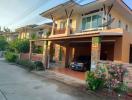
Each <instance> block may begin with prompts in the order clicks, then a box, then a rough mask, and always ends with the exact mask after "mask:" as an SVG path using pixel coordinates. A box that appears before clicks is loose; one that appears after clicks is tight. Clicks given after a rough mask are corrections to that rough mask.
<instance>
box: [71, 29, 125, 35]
mask: <svg viewBox="0 0 132 100" xmlns="http://www.w3.org/2000/svg"><path fill="white" fill-rule="evenodd" d="M95 33H98V34H100V35H123V29H121V28H110V29H107V28H106V29H103V28H97V29H89V30H82V29H78V28H71V29H70V34H71V35H84V34H91V35H92V34H95Z"/></svg>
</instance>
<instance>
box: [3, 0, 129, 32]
mask: <svg viewBox="0 0 132 100" xmlns="http://www.w3.org/2000/svg"><path fill="white" fill-rule="evenodd" d="M66 1H68V0H0V26H1V27H4V26H5V27H9V28H11V29H12V30H14V29H15V28H18V27H21V26H25V25H30V24H43V23H46V22H49V21H51V20H47V19H45V18H43V17H41V16H40V15H39V14H40V13H42V12H44V11H46V10H48V9H50V8H52V7H54V6H56V5H59V4H61V3H63V2H66ZM76 1H78V2H82V3H88V2H91V1H94V0H76ZM124 2H125V3H126V4H127V5H128V6H129V7H130V8H131V9H132V0H124Z"/></svg>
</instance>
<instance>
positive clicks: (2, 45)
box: [0, 36, 8, 51]
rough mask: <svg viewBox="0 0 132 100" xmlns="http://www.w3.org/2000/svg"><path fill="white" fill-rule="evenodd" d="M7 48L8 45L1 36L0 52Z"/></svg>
mask: <svg viewBox="0 0 132 100" xmlns="http://www.w3.org/2000/svg"><path fill="white" fill-rule="evenodd" d="M7 47H8V43H7V42H6V39H5V38H4V37H3V36H0V51H5V50H6V48H7Z"/></svg>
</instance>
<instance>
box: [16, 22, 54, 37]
mask: <svg viewBox="0 0 132 100" xmlns="http://www.w3.org/2000/svg"><path fill="white" fill-rule="evenodd" d="M51 24H52V23H45V24H43V25H27V26H25V27H21V28H18V29H16V31H17V32H19V38H20V39H25V38H26V39H31V38H33V37H36V38H44V36H45V35H46V33H47V32H51V28H52V27H51Z"/></svg>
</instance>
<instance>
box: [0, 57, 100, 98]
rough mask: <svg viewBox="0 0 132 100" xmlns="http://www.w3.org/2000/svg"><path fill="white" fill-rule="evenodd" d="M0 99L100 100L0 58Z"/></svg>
mask: <svg viewBox="0 0 132 100" xmlns="http://www.w3.org/2000/svg"><path fill="white" fill-rule="evenodd" d="M0 100H102V99H100V98H99V97H96V96H93V95H91V94H86V93H83V92H81V91H79V90H77V89H75V88H73V87H71V86H68V85H66V84H63V83H61V82H58V81H55V80H51V79H48V78H46V77H40V76H37V75H35V74H32V73H29V72H27V71H25V70H24V69H22V68H19V67H17V66H15V65H11V64H8V63H6V62H5V61H4V60H2V59H0Z"/></svg>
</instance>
